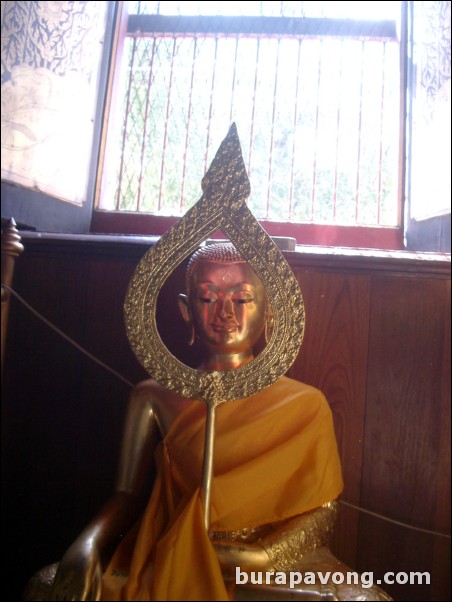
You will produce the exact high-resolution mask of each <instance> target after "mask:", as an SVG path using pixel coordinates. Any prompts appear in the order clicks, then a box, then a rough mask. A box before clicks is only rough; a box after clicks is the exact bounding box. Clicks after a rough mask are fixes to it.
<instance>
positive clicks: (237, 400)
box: [24, 126, 390, 600]
mask: <svg viewBox="0 0 452 602" xmlns="http://www.w3.org/2000/svg"><path fill="white" fill-rule="evenodd" d="M202 187H203V193H204V194H203V196H202V197H201V199H200V200H199V201H198V203H197V204H196V205H195V206H194V207H193V208H192V209H191V210H190V211H189V212H188V213H187V214H186V216H184V218H182V220H181V222H179V224H176V226H174V227H173V229H170V231H168V232H167V233H166V234H165V235H164V237H162V239H160V240H159V242H158V243H157V244H156V245H155V247H154V248H152V249H150V251H149V252H148V254H146V255H145V257H144V258H143V259H142V261H141V262H140V264H139V266H138V268H137V270H136V271H135V274H134V276H133V278H132V281H131V284H130V285H129V290H128V294H127V297H126V303H125V315H126V326H127V329H128V336H129V340H130V341H131V343H132V346H133V348H134V351H135V354H136V355H137V358H138V359H139V360H140V361H141V363H142V364H143V365H144V366H145V367H146V369H147V370H148V372H149V373H150V374H151V375H152V376H153V378H151V379H149V380H146V381H143V382H141V383H139V384H138V385H137V386H135V387H134V389H133V390H132V393H131V397H130V401H129V406H128V411H127V416H126V423H125V429H124V436H123V442H122V448H121V454H120V462H119V470H118V477H117V483H116V488H115V492H114V493H113V495H112V496H111V498H110V499H109V500H108V501H107V502H106V504H105V505H104V507H103V508H102V509H101V510H100V512H99V513H98V514H97V516H95V517H94V519H93V520H92V521H91V522H90V523H89V524H88V525H87V527H86V528H85V529H84V530H83V531H82V533H81V534H80V535H79V536H78V537H77V538H76V540H75V541H74V542H73V543H72V545H71V546H70V547H69V548H68V550H67V552H66V553H65V554H64V555H63V558H62V559H61V561H60V562H59V563H58V565H52V566H50V567H46V568H45V569H44V570H42V571H40V572H39V573H38V574H37V575H36V576H35V577H34V578H32V580H31V581H30V583H29V585H28V587H27V590H26V592H25V595H24V598H25V599H26V600H38V599H40V600H49V599H50V600H287V599H300V600H318V599H329V600H354V599H356V600H390V598H389V597H388V596H387V595H386V594H385V593H384V592H383V591H382V590H381V589H380V588H378V587H376V586H371V584H368V583H364V582H363V581H362V580H361V581H360V580H358V581H357V582H356V583H354V582H352V583H350V584H348V583H347V582H346V579H345V575H346V574H347V573H348V572H350V573H351V571H350V569H349V568H348V567H347V566H345V565H343V564H342V563H341V562H340V561H338V560H337V559H336V558H335V557H334V556H333V555H332V554H331V552H330V551H329V547H328V545H329V537H330V534H331V532H332V529H333V526H334V521H335V516H336V513H337V498H338V496H339V495H340V494H341V492H342V488H343V482H342V473H341V464H340V459H339V454H338V449H337V443H336V437H335V433H334V425H333V419H332V413H331V410H330V407H329V405H328V402H327V400H326V399H325V397H324V395H323V394H322V393H321V391H319V390H318V389H316V388H314V387H312V386H309V385H307V384H304V383H301V382H298V381H296V380H293V379H290V378H288V377H286V376H285V375H284V374H285V372H286V371H287V369H288V367H289V366H290V365H291V362H292V361H293V359H294V358H295V356H296V354H297V353H298V350H299V346H300V344H301V339H302V333H303V327H304V311H303V307H302V305H303V303H302V297H301V293H300V291H299V287H298V283H297V282H296V280H295V278H294V276H293V273H292V272H291V270H290V267H289V266H288V264H287V262H286V261H285V259H284V257H283V256H282V254H281V253H280V252H279V250H278V249H277V247H276V245H275V244H274V242H273V241H271V239H270V237H268V235H267V234H266V233H265V231H263V230H262V228H261V227H260V226H259V224H258V223H257V221H256V220H255V218H254V217H253V216H252V214H251V212H250V211H249V209H248V208H247V206H246V204H245V199H246V197H247V196H248V194H249V192H250V187H249V181H248V177H247V174H246V169H245V166H244V163H243V158H242V156H241V149H240V144H239V142H238V137H237V135H236V131H235V126H233V127H231V129H230V132H229V134H228V136H227V137H226V138H225V140H224V141H223V143H222V145H221V146H220V149H219V151H218V152H217V155H216V156H215V158H214V160H213V162H212V165H211V167H210V168H209V170H208V172H207V173H206V175H205V177H204V179H203V183H202ZM215 227H217V229H220V230H221V231H224V232H226V234H227V235H228V236H229V237H230V239H231V240H233V241H234V242H235V243H236V244H235V245H233V244H232V243H229V242H226V243H224V242H223V243H215V244H206V245H203V246H199V243H200V242H201V241H202V240H205V238H207V237H208V236H209V235H210V234H211V233H212V232H213V231H214V228H215ZM194 249H197V250H196V251H195V252H194V254H193V255H192V253H193V250H194ZM187 250H189V252H187ZM188 255H191V258H190V260H189V263H188V268H187V276H186V291H185V293H181V294H180V295H179V299H178V302H179V310H180V313H181V316H182V320H183V321H184V322H185V324H186V326H187V330H188V333H189V335H188V342H189V344H192V343H193V342H194V341H195V340H197V342H198V344H199V346H200V347H201V348H202V351H203V356H202V360H201V365H200V366H199V368H198V369H191V368H188V367H187V366H185V365H183V364H182V363H181V362H178V360H177V359H176V358H174V357H173V356H172V355H171V354H169V352H168V350H167V349H166V347H165V346H164V345H163V343H162V341H161V339H160V337H159V335H158V332H157V330H156V324H155V305H156V298H157V293H158V291H159V290H160V287H161V283H162V282H164V280H165V278H166V277H167V276H168V274H170V273H171V269H172V268H174V266H176V265H178V262H180V260H181V258H185V257H187V256H188ZM152 318H154V320H152ZM175 319H176V318H175ZM181 326H182V322H181ZM262 337H263V338H264V339H265V340H266V343H265V344H264V346H263V348H262V346H261V349H260V351H258V352H257V351H256V349H257V348H258V347H256V345H257V343H258V342H260V341H261V340H262ZM160 356H162V357H160ZM167 365H169V366H170V367H169V368H168V367H167ZM319 572H320V573H321V574H322V579H320V577H319ZM325 575H326V578H325ZM354 575H356V573H354ZM329 576H331V578H329ZM341 576H342V579H341ZM356 576H357V575H356ZM313 577H314V578H313Z"/></svg>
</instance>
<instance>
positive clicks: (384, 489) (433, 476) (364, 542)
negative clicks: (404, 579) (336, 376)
mask: <svg viewBox="0 0 452 602" xmlns="http://www.w3.org/2000/svg"><path fill="white" fill-rule="evenodd" d="M448 311H450V307H449V305H448V297H447V283H446V282H444V281H442V280H437V279H427V278H419V279H416V278H413V277H408V278H407V277H402V276H398V277H397V276H396V277H388V276H374V277H373V279H372V308H371V321H370V339H369V367H368V385H367V400H366V429H365V438H364V462H363V470H362V495H361V503H362V505H363V507H364V508H367V509H369V510H372V511H376V512H380V513H383V514H385V515H386V516H389V517H391V518H393V519H395V520H398V521H402V522H405V523H408V524H409V525H414V526H418V527H421V528H426V529H435V527H437V525H438V521H437V513H438V503H439V504H440V505H441V508H444V507H443V501H442V500H441V501H440V500H438V496H437V492H438V488H441V487H442V482H441V481H442V479H443V478H444V472H443V471H444V470H445V469H447V468H446V464H447V462H446V463H445V460H446V456H445V455H444V454H445V451H446V450H445V445H444V443H445V441H443V439H445V438H446V437H447V431H444V428H446V429H447V427H446V424H448V423H449V422H450V410H448V407H446V404H445V403H443V395H444V385H443V370H444V365H443V358H444V349H445V346H444V337H445V331H444V329H445V325H446V324H447V320H446V312H448ZM444 401H445V400H444ZM446 421H447V422H446ZM449 444H450V443H449ZM444 503H447V500H444ZM374 523H375V519H373V518H372V519H371V518H369V517H367V516H365V515H363V517H362V518H361V524H360V545H359V551H358V556H359V560H360V568H361V570H370V567H373V569H372V570H374V571H376V572H378V573H379V574H383V573H384V572H386V571H430V572H432V570H433V564H432V559H433V554H434V545H435V538H434V537H433V536H429V535H425V534H421V533H417V532H415V531H411V530H408V529H405V528H402V527H395V526H393V525H391V526H389V525H388V524H387V523H386V524H385V523H384V522H382V523H381V524H380V529H379V531H378V532H377V529H376V525H375V524H374ZM443 527H446V525H443ZM375 535H377V537H378V540H377V541H375V542H374V541H373V537H374V536H375ZM369 541H370V542H372V543H373V545H368V543H369ZM382 550H384V551H385V552H384V553H383V554H382V553H381V551H382ZM388 589H389V590H390V592H391V593H392V595H394V596H395V597H396V599H397V600H423V599H425V597H426V596H427V595H428V594H429V587H427V586H424V587H416V588H415V587H414V586H405V585H399V586H397V585H395V586H394V587H391V588H388Z"/></svg>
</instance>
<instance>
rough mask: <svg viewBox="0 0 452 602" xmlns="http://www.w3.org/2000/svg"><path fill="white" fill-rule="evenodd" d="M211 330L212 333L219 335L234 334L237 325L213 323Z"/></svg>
mask: <svg viewBox="0 0 452 602" xmlns="http://www.w3.org/2000/svg"><path fill="white" fill-rule="evenodd" d="M212 329H213V330H214V332H219V333H229V332H235V331H236V330H237V324H234V323H233V322H226V323H221V324H219V323H213V324H212Z"/></svg>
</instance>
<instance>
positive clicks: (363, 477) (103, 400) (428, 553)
mask: <svg viewBox="0 0 452 602" xmlns="http://www.w3.org/2000/svg"><path fill="white" fill-rule="evenodd" d="M24 243H25V249H26V250H25V252H24V254H23V255H22V256H21V257H20V259H19V260H18V263H17V266H16V271H15V280H14V288H15V289H16V290H17V292H19V293H20V294H22V295H23V296H24V297H25V299H26V300H27V301H28V302H30V303H31V304H32V305H33V306H34V307H35V308H36V309H37V310H39V311H41V312H42V313H43V314H44V315H45V316H46V317H48V319H49V320H51V321H52V322H53V323H54V324H56V326H58V327H59V328H61V329H62V330H63V331H64V332H65V333H67V334H68V335H70V336H72V337H73V338H74V339H76V340H77V341H78V342H79V343H80V344H81V345H83V347H85V348H86V349H87V350H88V351H89V352H91V353H93V354H94V355H96V356H97V357H99V358H100V359H101V360H103V361H104V362H106V363H107V364H108V365H110V366H111V367H112V368H113V369H115V370H117V371H118V372H119V373H120V374H122V375H123V376H124V377H125V378H126V379H128V380H129V381H131V382H132V383H136V382H138V381H139V380H142V379H143V378H146V377H147V375H146V373H145V371H144V370H143V368H142V367H141V366H140V365H139V364H138V362H137V360H136V359H135V357H134V355H133V353H132V351H131V349H130V347H129V344H128V341H127V337H126V334H125V329H124V323H123V313H122V311H123V301H124V296H125V293H126V290H127V286H128V282H129V280H130V277H131V275H132V273H133V271H134V268H135V266H136V265H137V263H138V261H139V259H140V258H141V256H142V255H143V253H144V252H145V251H146V249H147V248H148V243H143V244H141V243H140V244H137V243H136V242H135V243H130V244H128V243H124V242H121V243H120V244H117V245H115V244H111V243H109V244H105V245H104V244H103V243H99V242H97V243H95V244H91V242H89V241H88V242H86V241H81V242H80V241H66V242H65V241H59V240H54V241H26V240H25V241H24ZM288 257H289V261H290V263H291V265H292V266H293V268H294V271H295V273H296V276H297V278H298V280H299V282H300V285H301V287H302V291H303V295H304V299H305V304H306V313H307V328H306V334H305V340H304V342H303V346H302V349H301V352H300V354H299V356H298V358H297V360H296V362H295V363H294V366H293V367H292V369H291V370H290V373H289V375H290V376H292V377H293V378H297V379H299V380H303V381H305V382H308V383H310V384H312V385H314V386H316V387H318V388H319V389H321V390H322V391H323V392H324V393H325V396H326V397H327V399H328V401H329V403H330V404H331V407H332V410H333V416H334V420H335V427H336V432H337V436H338V442H339V448H340V453H341V458H342V462H343V471H344V477H345V483H346V487H345V492H344V496H343V499H344V500H347V501H350V502H352V503H357V504H361V505H362V506H363V507H365V508H368V509H370V510H374V511H376V512H380V513H382V514H386V515H388V516H392V517H393V518H396V519H399V520H404V521H406V522H409V523H411V524H416V525H419V526H423V527H427V528H430V529H435V530H444V531H447V529H449V528H450V367H449V366H450V271H449V270H450V264H448V263H447V261H446V262H444V261H443V262H439V261H435V260H434V259H433V258H429V259H427V260H423V261H420V260H419V261H418V260H416V259H413V258H409V257H405V256H402V257H399V258H396V257H390V258H387V257H382V258H378V257H364V256H352V255H350V254H344V256H343V257H341V258H339V259H338V258H337V257H335V256H332V255H331V254H327V253H326V254H321V253H318V252H316V253H312V254H309V253H294V254H289V255H288ZM183 271H184V266H181V267H180V269H179V270H178V271H177V273H176V274H175V275H174V277H172V278H171V279H169V281H168V283H167V285H166V287H165V290H164V291H162V295H161V299H160V300H159V308H158V320H159V323H161V326H159V328H161V332H162V333H165V335H163V334H162V336H164V339H165V342H166V344H167V346H168V348H169V349H170V350H171V351H172V352H173V353H174V354H175V355H177V356H178V357H179V358H180V359H181V360H182V361H185V362H186V363H188V361H189V359H188V358H189V354H190V353H191V351H192V350H191V349H189V348H188V346H187V343H186V332H185V331H184V329H183V326H182V327H181V323H180V322H178V321H176V320H175V319H174V315H175V312H176V313H177V307H176V302H175V299H176V296H177V293H179V292H181V291H182V290H183V288H184V282H183V281H184V278H183ZM8 335H9V336H8V343H7V354H6V358H5V365H4V374H3V379H2V398H3V400H2V485H3V486H2V503H3V517H4V530H3V538H4V547H5V549H7V550H8V560H7V566H6V567H5V569H6V572H7V574H8V580H7V581H8V582H7V584H6V593H7V594H8V595H9V597H10V599H13V600H15V599H20V591H21V589H22V587H23V585H24V583H25V580H26V579H27V578H28V577H29V576H30V575H31V573H32V572H33V571H34V570H36V569H38V568H39V567H41V566H43V565H44V564H46V563H48V562H52V561H54V560H57V559H58V558H59V557H60V556H61V554H62V553H63V552H64V550H65V549H66V548H67V545H68V544H69V543H70V541H72V539H73V538H74V537H75V536H76V535H77V534H78V532H79V531H80V529H81V528H82V526H83V525H84V524H85V523H86V521H87V520H89V518H90V517H91V516H92V514H93V513H94V512H95V511H96V510H97V508H98V507H99V505H100V504H101V503H102V501H103V500H104V499H105V497H106V496H107V495H108V494H109V493H110V491H111V487H112V484H113V481H114V477H115V468H116V460H117V453H118V448H119V442H120V437H121V431H122V421H123V416H124V412H125V408H126V403H127V398H128V395H129V390H130V389H129V387H128V386H127V385H126V384H124V383H123V382H122V381H121V380H119V379H118V378H116V377H115V376H114V375H113V374H111V373H110V372H108V371H106V370H104V369H103V368H101V367H99V366H97V365H96V364H94V363H92V361H91V360H89V359H88V358H86V357H85V356H84V355H82V354H81V353H80V352H79V351H77V350H76V349H74V348H73V347H72V346H71V345H69V344H68V343H67V342H66V341H64V340H62V339H61V338H60V337H59V336H58V335H57V334H55V333H54V332H52V331H51V330H49V329H48V328H47V327H46V326H44V325H42V324H41V323H40V322H39V321H38V320H37V319H36V318H35V317H34V316H32V315H31V314H30V313H29V312H28V311H27V310H25V309H24V308H22V306H21V305H20V304H19V303H17V302H15V301H13V303H12V306H11V314H10V327H9V331H8ZM197 361H198V358H196V360H194V361H193V364H194V365H196V363H197ZM334 550H335V552H336V553H337V554H338V556H339V557H340V558H341V559H342V560H343V561H345V562H347V563H348V564H349V565H350V566H352V567H354V568H355V567H356V568H358V569H360V570H370V571H374V572H375V573H376V576H381V575H382V573H383V572H384V571H386V570H392V571H396V570H407V571H410V570H423V568H425V567H428V569H425V570H431V571H432V584H431V585H430V586H429V587H427V586H426V587H417V588H415V587H409V586H399V587H397V588H392V590H393V591H394V593H395V594H396V598H397V599H400V600H404V599H419V600H420V599H427V600H445V599H450V584H449V577H450V540H447V539H444V538H438V537H436V538H435V537H432V536H430V535H426V534H422V533H417V532H414V531H408V530H405V529H402V528H401V527H397V526H395V525H392V524H390V523H387V522H384V521H382V520H381V519H377V518H373V517H370V516H367V515H364V514H362V513H358V512H356V511H355V510H352V509H349V508H343V509H342V512H341V519H340V522H339V525H338V529H337V531H336V537H335V540H334ZM433 580H434V581H433ZM386 589H388V591H390V589H391V588H386Z"/></svg>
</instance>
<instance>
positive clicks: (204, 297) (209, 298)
mask: <svg viewBox="0 0 452 602" xmlns="http://www.w3.org/2000/svg"><path fill="white" fill-rule="evenodd" d="M198 300H199V301H201V303H215V302H216V300H217V298H216V296H215V295H214V294H212V293H210V292H207V293H200V294H199V295H198Z"/></svg>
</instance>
